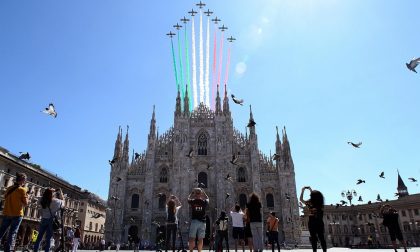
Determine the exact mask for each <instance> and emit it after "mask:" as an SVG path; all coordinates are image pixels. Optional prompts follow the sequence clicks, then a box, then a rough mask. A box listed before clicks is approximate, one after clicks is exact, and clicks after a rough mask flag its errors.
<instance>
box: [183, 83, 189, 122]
mask: <svg viewBox="0 0 420 252" xmlns="http://www.w3.org/2000/svg"><path fill="white" fill-rule="evenodd" d="M187 87H188V86H187ZM187 87H186V88H185V97H184V115H185V116H189V115H190V103H189V102H190V100H189V98H188V88H187Z"/></svg>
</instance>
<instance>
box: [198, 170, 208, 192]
mask: <svg viewBox="0 0 420 252" xmlns="http://www.w3.org/2000/svg"><path fill="white" fill-rule="evenodd" d="M198 187H201V188H207V173H205V172H200V173H199V174H198Z"/></svg>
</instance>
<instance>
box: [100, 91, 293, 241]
mask: <svg viewBox="0 0 420 252" xmlns="http://www.w3.org/2000/svg"><path fill="white" fill-rule="evenodd" d="M181 102H183V104H181ZM181 105H183V106H181ZM182 107H183V108H184V109H182ZM188 108H189V99H188V93H187V92H186V93H185V98H184V101H181V97H180V92H179V91H178V95H177V98H176V108H175V114H174V125H173V127H171V128H170V129H169V130H168V131H167V132H165V133H164V134H162V135H158V133H157V132H156V120H155V110H154V108H153V114H152V119H151V122H150V132H149V135H148V144H147V149H146V150H145V151H144V152H143V153H141V154H137V153H136V154H134V153H133V155H132V158H131V162H130V161H129V139H128V129H127V133H126V136H125V140H124V142H123V141H122V130H121V129H119V130H118V136H117V140H116V143H115V151H114V158H113V160H112V162H110V163H111V173H110V184H109V194H108V207H109V208H108V209H109V211H108V212H107V218H106V223H105V239H106V241H114V242H121V243H123V242H128V241H129V240H130V239H135V238H136V237H137V238H139V239H141V240H142V241H145V240H149V241H150V242H151V243H152V244H153V243H155V242H156V241H157V240H158V239H157V238H158V236H159V233H160V232H161V231H163V230H162V228H164V224H165V206H166V201H167V198H168V197H169V196H170V195H172V194H173V195H176V196H178V197H179V199H180V200H181V202H182V207H181V209H180V212H179V216H178V217H179V221H180V229H181V231H182V234H183V237H184V243H185V241H187V236H188V223H187V222H189V221H190V208H189V205H188V203H187V197H188V195H189V194H190V192H191V189H192V188H194V187H202V188H203V189H204V190H205V192H206V193H207V195H208V196H209V207H208V208H207V215H208V218H207V220H208V221H207V230H208V232H206V235H209V234H210V232H211V225H212V224H213V223H214V221H215V220H216V219H217V217H218V215H219V214H220V211H222V210H225V211H227V212H229V211H230V209H231V208H232V207H233V206H234V205H235V203H236V202H237V203H238V204H240V205H241V207H244V206H245V205H246V202H247V200H248V195H249V194H250V193H252V192H256V193H257V194H258V195H259V196H260V198H261V202H262V204H263V218H264V221H265V220H266V218H267V217H268V214H269V212H270V211H275V212H276V216H277V217H278V218H279V219H280V226H279V234H280V240H285V241H286V242H287V243H294V242H296V241H297V242H299V240H300V221H299V207H298V202H297V195H296V182H295V170H294V165H293V160H292V156H291V152H290V145H289V141H288V139H287V134H286V130H285V129H283V130H282V139H281V140H280V136H279V133H278V130H277V133H276V140H275V149H276V154H277V155H278V156H277V155H276V156H277V157H276V160H273V159H272V158H271V157H269V156H266V155H264V154H262V153H261V152H260V150H259V149H258V137H257V134H256V127H255V125H254V126H252V127H249V133H248V131H247V132H246V133H245V135H243V134H242V133H240V132H239V131H238V130H236V129H235V128H234V127H233V121H232V117H231V112H230V110H229V99H228V97H227V93H226V90H225V92H224V98H223V104H221V98H220V96H219V90H217V96H216V105H215V109H214V111H213V110H211V109H209V108H208V107H207V106H206V105H204V104H203V103H201V104H200V105H199V106H198V107H196V108H195V109H194V110H193V111H191V112H190V110H189V109H188ZM249 116H250V120H253V114H252V110H251V107H250V115H249ZM190 152H191V157H189V156H188V155H189V154H190ZM233 155H235V157H237V162H236V163H235V164H232V162H231V161H232V156H233ZM270 155H271V154H270Z"/></svg>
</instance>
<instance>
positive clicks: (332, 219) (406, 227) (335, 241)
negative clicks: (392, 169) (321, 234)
mask: <svg viewBox="0 0 420 252" xmlns="http://www.w3.org/2000/svg"><path fill="white" fill-rule="evenodd" d="M397 190H398V194H399V198H398V199H396V200H385V201H384V202H368V204H360V205H351V206H337V205H335V206H334V205H330V206H325V208H324V224H325V235H326V238H328V240H329V241H328V242H331V243H332V245H333V246H339V247H351V246H367V245H368V240H370V239H371V240H372V244H373V246H389V245H390V244H391V238H390V236H389V233H388V230H387V229H386V228H385V226H384V225H383V224H382V222H383V218H382V216H381V215H380V208H381V206H382V205H384V204H389V205H391V206H392V207H393V208H395V209H396V210H397V211H398V214H399V224H400V228H401V231H402V233H403V237H404V239H405V240H406V241H408V242H409V244H410V246H419V245H420V194H413V195H409V194H408V192H407V187H406V186H405V185H404V182H403V180H402V179H401V177H400V175H399V174H398V187H397ZM303 218H304V219H305V220H304V221H303V224H304V225H307V223H308V216H303ZM303 229H307V226H303Z"/></svg>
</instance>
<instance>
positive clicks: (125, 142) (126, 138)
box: [123, 125, 129, 164]
mask: <svg viewBox="0 0 420 252" xmlns="http://www.w3.org/2000/svg"><path fill="white" fill-rule="evenodd" d="M128 129H129V126H128V125H127V133H126V134H125V140H124V149H123V161H124V162H126V163H127V164H128V156H129V153H128V151H129V140H128Z"/></svg>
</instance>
